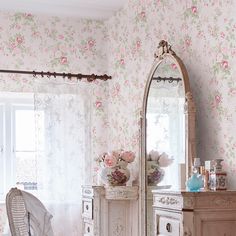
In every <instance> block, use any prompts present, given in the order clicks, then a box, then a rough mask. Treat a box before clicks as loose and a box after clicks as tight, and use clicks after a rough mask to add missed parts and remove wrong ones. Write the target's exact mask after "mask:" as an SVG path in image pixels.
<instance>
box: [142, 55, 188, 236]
mask: <svg viewBox="0 0 236 236" xmlns="http://www.w3.org/2000/svg"><path fill="white" fill-rule="evenodd" d="M184 103H185V92H184V87H183V79H182V75H181V73H180V71H179V69H178V66H177V65H176V63H175V61H174V60H172V59H171V58H165V59H164V60H163V61H162V62H161V63H160V64H159V66H158V67H157V69H156V70H155V72H154V75H153V77H152V80H151V84H150V88H149V93H148V99H147V112H146V122H147V123H146V177H147V178H146V181H147V183H146V184H147V197H146V199H147V235H148V236H149V235H150V236H152V235H153V234H152V232H151V229H152V228H153V227H152V226H153V222H152V190H154V189H163V188H164V189H178V188H180V186H181V183H180V181H181V178H180V176H181V173H180V164H185V114H184Z"/></svg>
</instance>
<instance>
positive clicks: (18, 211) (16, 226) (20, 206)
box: [6, 188, 53, 236]
mask: <svg viewBox="0 0 236 236" xmlns="http://www.w3.org/2000/svg"><path fill="white" fill-rule="evenodd" d="M26 195H27V196H28V198H26ZM32 200H33V204H34V207H35V208H34V209H36V212H37V213H39V212H41V213H42V214H41V215H40V217H41V219H43V220H44V222H41V223H42V225H41V224H39V221H38V220H39V218H38V219H37V218H35V217H39V215H38V214H37V213H36V214H31V213H32V209H31V210H30V209H27V207H29V206H30V205H29V204H30V203H29V201H30V202H31V204H32ZM31 206H32V205H31ZM6 208H7V216H8V221H9V226H10V231H11V234H12V236H33V235H45V236H48V235H50V236H51V235H53V232H52V229H51V222H50V220H51V217H52V216H51V215H50V213H49V212H48V211H47V210H46V208H45V207H44V206H43V204H42V203H41V202H40V200H38V199H37V198H36V197H35V196H33V195H32V194H29V193H27V192H25V191H21V190H19V189H17V188H12V189H11V190H10V191H9V192H8V194H7V196H6ZM34 213H35V212H34ZM37 215H38V216H37ZM35 223H36V224H35ZM45 223H47V225H46V224H45ZM40 225H41V226H42V228H38V227H40Z"/></svg>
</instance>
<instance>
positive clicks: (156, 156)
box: [147, 150, 174, 167]
mask: <svg viewBox="0 0 236 236" xmlns="http://www.w3.org/2000/svg"><path fill="white" fill-rule="evenodd" d="M147 160H148V161H156V162H157V164H158V165H159V166H160V167H167V166H169V165H170V164H172V162H173V160H174V159H173V158H169V156H168V155H167V154H166V153H165V152H163V153H162V154H160V153H159V152H158V151H155V150H151V151H150V152H149V154H148V159H147Z"/></svg>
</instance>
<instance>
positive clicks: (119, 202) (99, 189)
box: [82, 185, 138, 236]
mask: <svg viewBox="0 0 236 236" xmlns="http://www.w3.org/2000/svg"><path fill="white" fill-rule="evenodd" d="M82 195H83V198H82V201H83V203H82V204H83V208H82V217H83V236H137V235H138V187H137V186H133V187H128V186H119V187H106V188H104V187H103V186H91V185H90V186H83V187H82Z"/></svg>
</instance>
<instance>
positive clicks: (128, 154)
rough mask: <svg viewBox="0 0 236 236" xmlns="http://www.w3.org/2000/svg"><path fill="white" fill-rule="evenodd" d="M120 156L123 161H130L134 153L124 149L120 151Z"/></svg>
mask: <svg viewBox="0 0 236 236" xmlns="http://www.w3.org/2000/svg"><path fill="white" fill-rule="evenodd" d="M121 157H122V159H123V160H124V161H126V162H128V163H130V162H133V161H134V159H135V154H134V153H133V152H131V151H124V152H122V154H121Z"/></svg>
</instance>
